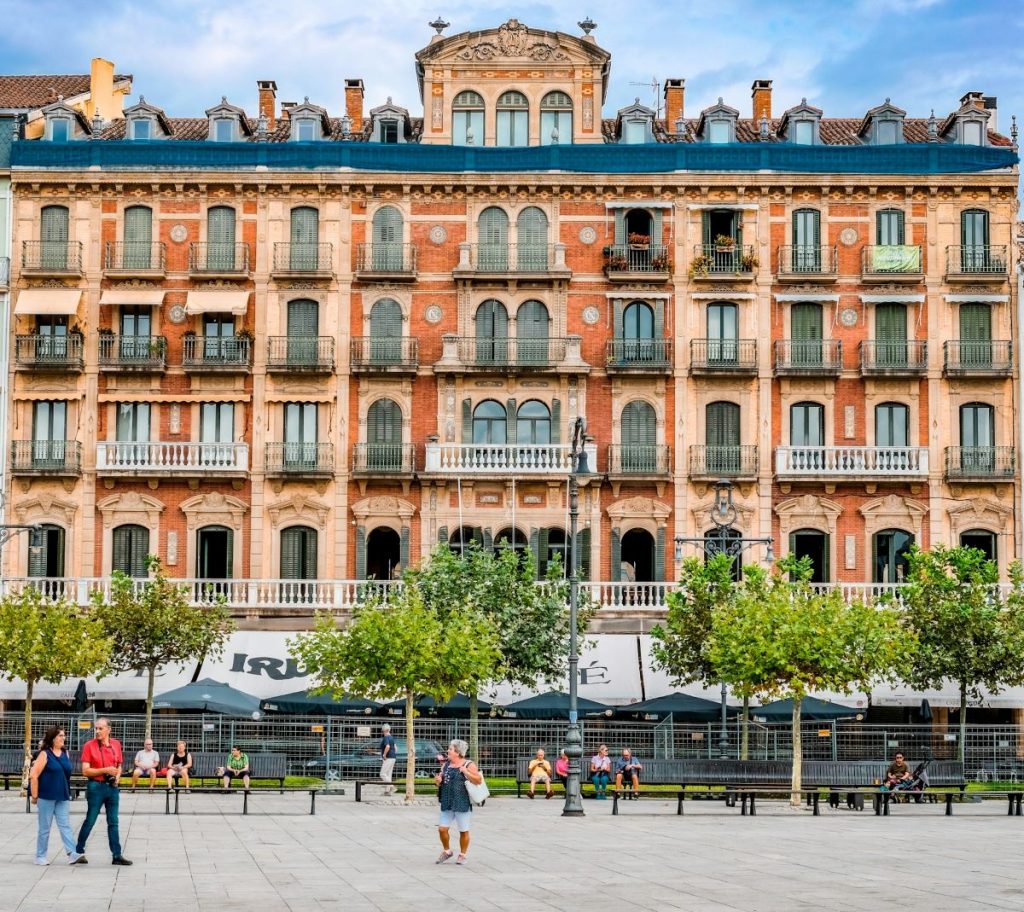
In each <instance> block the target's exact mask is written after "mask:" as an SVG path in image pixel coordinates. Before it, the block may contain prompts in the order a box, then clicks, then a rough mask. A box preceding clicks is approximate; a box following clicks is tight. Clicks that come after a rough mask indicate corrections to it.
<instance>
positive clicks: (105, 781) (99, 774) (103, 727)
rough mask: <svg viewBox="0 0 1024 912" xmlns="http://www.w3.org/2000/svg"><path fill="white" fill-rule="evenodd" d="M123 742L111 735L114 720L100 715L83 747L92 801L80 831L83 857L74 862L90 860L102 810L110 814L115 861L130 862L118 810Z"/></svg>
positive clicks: (109, 832) (87, 790) (88, 798)
mask: <svg viewBox="0 0 1024 912" xmlns="http://www.w3.org/2000/svg"><path fill="white" fill-rule="evenodd" d="M123 762H124V755H123V754H122V753H121V742H120V741H118V740H117V739H116V738H111V737H110V720H109V719H106V718H104V717H102V716H101V717H100V718H99V719H97V720H96V737H95V738H93V739H92V740H91V741H87V742H86V744H85V747H83V748H82V775H83V776H85V778H86V779H88V780H89V781H88V783H87V785H86V787H85V801H86V804H87V805H88V807H87V810H86V812H85V821H84V822H83V823H82V828H81V829H80V830H79V831H78V845H77V846H76V847H75V851H76V852H77V853H78V855H79V857H78V858H76V859H75V860H74V861H72V862H71V863H72V864H87V863H88V861H87V859H86V857H85V844H86V842H88V841H89V834H90V833H91V832H92V828H93V827H94V826H96V821H97V820H98V819H99V816H100V811H101V810H102V811H103V812H104V813H105V814H106V815H107V842H108V843H109V844H110V854H111V855H112V856H113V861H112V862H111V864H115V865H130V864H131V862H130V861H129V860H128V859H127V858H125V857H124V855H122V854H121V834H120V832H119V831H118V820H117V812H118V806H119V803H120V799H121V764H122V763H123Z"/></svg>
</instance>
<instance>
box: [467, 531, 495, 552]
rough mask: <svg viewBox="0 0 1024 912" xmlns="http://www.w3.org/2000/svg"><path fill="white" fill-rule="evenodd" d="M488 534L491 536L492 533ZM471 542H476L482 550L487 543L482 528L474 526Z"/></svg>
mask: <svg viewBox="0 0 1024 912" xmlns="http://www.w3.org/2000/svg"><path fill="white" fill-rule="evenodd" d="M487 534H488V535H490V532H489V531H488V533H487ZM469 540H470V541H475V542H476V543H477V544H478V545H479V546H480V547H481V548H482V547H483V546H484V541H485V539H484V530H483V529H481V528H480V526H473V528H472V529H470V530H469Z"/></svg>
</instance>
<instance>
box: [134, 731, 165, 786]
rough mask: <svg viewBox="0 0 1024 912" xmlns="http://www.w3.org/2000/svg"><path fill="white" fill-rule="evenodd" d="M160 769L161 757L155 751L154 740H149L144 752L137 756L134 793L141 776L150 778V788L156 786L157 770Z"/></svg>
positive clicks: (145, 743)
mask: <svg viewBox="0 0 1024 912" xmlns="http://www.w3.org/2000/svg"><path fill="white" fill-rule="evenodd" d="M159 769H160V755H159V754H158V753H157V752H156V751H155V750H153V739H152V738H147V739H146V740H145V742H144V746H143V748H142V750H140V751H139V752H138V753H137V754H136V755H135V769H134V770H132V791H133V792H134V791H135V786H137V785H138V784H139V777H140V776H149V787H150V789H152V788H153V787H154V786H155V785H156V774H157V770H159Z"/></svg>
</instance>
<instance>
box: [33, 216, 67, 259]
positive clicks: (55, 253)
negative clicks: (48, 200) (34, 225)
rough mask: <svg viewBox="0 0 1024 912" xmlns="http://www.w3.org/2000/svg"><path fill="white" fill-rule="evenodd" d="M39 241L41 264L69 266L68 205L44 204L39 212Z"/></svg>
mask: <svg viewBox="0 0 1024 912" xmlns="http://www.w3.org/2000/svg"><path fill="white" fill-rule="evenodd" d="M39 242H40V243H39V248H40V249H39V263H40V265H41V266H43V267H44V268H48V269H67V268H68V210H67V207H66V206H43V208H42V211H41V212H40V213H39ZM26 265H31V264H26Z"/></svg>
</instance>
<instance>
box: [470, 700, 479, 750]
mask: <svg viewBox="0 0 1024 912" xmlns="http://www.w3.org/2000/svg"><path fill="white" fill-rule="evenodd" d="M479 747H480V700H479V698H478V697H477V695H476V691H475V690H474V691H473V692H472V693H471V694H470V695H469V756H470V757H472V758H473V759H474V760H475V761H476V762H477V763H479V762H480V757H479V756H478V748H479Z"/></svg>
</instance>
